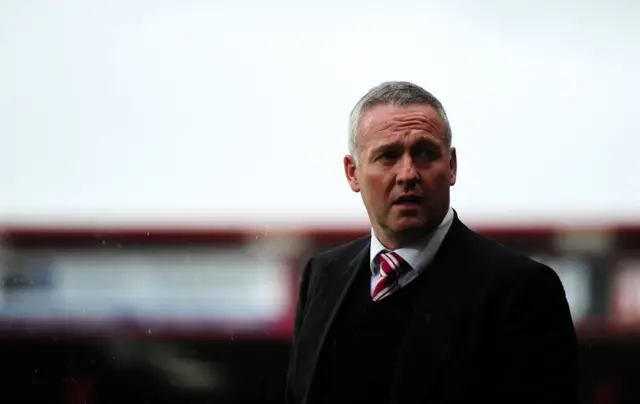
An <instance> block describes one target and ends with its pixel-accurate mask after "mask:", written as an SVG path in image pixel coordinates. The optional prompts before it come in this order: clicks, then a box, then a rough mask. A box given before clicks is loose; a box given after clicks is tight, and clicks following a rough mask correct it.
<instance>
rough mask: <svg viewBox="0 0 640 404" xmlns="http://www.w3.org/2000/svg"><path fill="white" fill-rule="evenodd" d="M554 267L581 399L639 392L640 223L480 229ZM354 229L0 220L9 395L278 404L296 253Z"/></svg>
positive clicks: (0, 325)
mask: <svg viewBox="0 0 640 404" xmlns="http://www.w3.org/2000/svg"><path fill="white" fill-rule="evenodd" d="M479 231H480V232H481V233H483V234H485V235H487V236H489V237H491V238H493V239H495V240H497V241H499V242H501V243H503V244H506V245H509V246H512V247H514V248H517V249H519V250H521V251H523V252H525V253H527V254H529V255H530V256H532V257H533V258H535V259H537V260H540V261H542V262H545V263H547V264H549V265H550V266H551V267H553V268H554V269H555V270H556V271H557V272H558V274H559V275H560V277H561V279H562V281H563V283H564V286H565V289H566V293H567V298H568V300H569V303H570V305H571V310H572V314H573V317H574V321H575V323H576V327H577V330H578V333H579V337H580V341H581V348H582V359H581V360H582V363H583V366H582V368H583V373H582V376H581V377H582V394H583V400H584V403H594V404H595V403H597V404H601V403H638V402H640V387H639V386H638V384H637V383H636V380H635V375H637V374H640V254H639V253H638V251H640V226H626V227H610V228H589V227H582V228H578V227H574V228H509V227H505V228H481V229H479ZM366 233H367V229H357V230H353V229H336V230H317V231H316V230H308V231H296V232H280V233H278V232H270V233H268V234H265V233H264V232H263V231H261V232H258V231H255V232H254V231H250V230H222V229H218V230H213V229H209V230H202V229H198V230H194V229H191V230H189V229H158V228H151V229H122V230H114V229H109V230H100V229H90V228H75V229H71V228H66V229H60V228H58V229H52V228H11V229H9V228H7V229H3V230H1V231H0V277H1V280H2V285H1V288H0V337H1V338H2V344H1V345H0V350H1V357H2V358H3V364H4V365H5V371H6V372H4V373H5V376H3V378H2V379H1V380H2V382H1V383H2V385H3V386H2V391H3V393H4V394H7V395H8V394H11V395H12V396H14V397H17V399H16V400H14V401H11V402H42V403H65V404H71V403H74V404H75V403H119V402H137V403H147V402H148V403H178V402H179V403H281V402H282V394H283V387H284V378H285V371H286V366H287V355H288V349H289V339H290V336H291V331H292V322H293V315H294V307H295V302H296V293H297V282H298V279H299V275H300V270H301V268H302V266H303V264H304V263H305V261H306V259H307V258H308V257H309V256H310V255H311V254H313V253H314V252H316V251H320V250H322V249H326V248H329V247H331V246H333V245H337V244H340V243H342V242H344V241H347V240H350V239H353V238H355V237H357V236H360V235H363V234H366Z"/></svg>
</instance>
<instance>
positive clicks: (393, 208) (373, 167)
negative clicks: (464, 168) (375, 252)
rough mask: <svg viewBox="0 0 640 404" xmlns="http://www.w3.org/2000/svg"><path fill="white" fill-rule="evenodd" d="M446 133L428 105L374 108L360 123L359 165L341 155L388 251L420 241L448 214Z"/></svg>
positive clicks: (450, 171) (451, 178)
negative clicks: (419, 239) (418, 239)
mask: <svg viewBox="0 0 640 404" xmlns="http://www.w3.org/2000/svg"><path fill="white" fill-rule="evenodd" d="M445 129H446V126H445V122H444V121H443V120H442V118H441V117H440V115H439V114H438V111H437V110H436V109H435V108H433V107H431V106H429V105H411V106H407V107H397V106H392V105H378V106H375V107H373V108H371V109H369V110H367V111H366V112H365V113H364V115H363V116H362V119H361V120H360V125H359V126H358V131H357V135H356V136H357V144H358V149H357V150H358V157H359V162H358V165H357V166H356V164H355V161H354V159H353V157H352V156H346V157H345V158H344V166H345V173H346V176H347V180H348V181H349V185H350V186H351V189H352V190H353V191H355V192H360V193H361V194H362V199H363V201H364V205H365V207H366V209H367V213H368V215H369V219H370V220H371V224H372V226H373V228H374V230H375V232H376V236H377V237H378V238H379V239H380V241H381V242H382V243H383V244H385V246H386V247H387V248H398V246H399V245H401V244H406V243H408V242H411V241H413V240H415V239H416V238H419V237H423V236H424V235H425V233H426V232H429V231H431V230H433V229H434V228H435V227H436V226H437V225H438V224H439V223H440V222H441V221H442V219H443V218H444V216H445V215H446V213H447V210H448V208H449V187H450V186H451V185H454V184H455V182H456V153H455V149H453V148H452V149H451V158H449V150H447V144H446V139H445ZM387 244H389V245H387Z"/></svg>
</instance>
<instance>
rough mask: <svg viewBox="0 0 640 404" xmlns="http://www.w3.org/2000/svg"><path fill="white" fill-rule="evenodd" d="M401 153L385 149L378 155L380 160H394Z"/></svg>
mask: <svg viewBox="0 0 640 404" xmlns="http://www.w3.org/2000/svg"><path fill="white" fill-rule="evenodd" d="M398 155H399V153H398V152H397V151H395V150H385V151H383V152H382V153H380V156H379V157H378V158H379V159H380V160H393V159H397V158H398Z"/></svg>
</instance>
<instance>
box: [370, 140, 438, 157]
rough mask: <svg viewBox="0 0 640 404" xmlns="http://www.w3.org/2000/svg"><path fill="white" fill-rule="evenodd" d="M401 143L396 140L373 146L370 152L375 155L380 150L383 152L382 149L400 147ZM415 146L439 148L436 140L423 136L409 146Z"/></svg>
mask: <svg viewBox="0 0 640 404" xmlns="http://www.w3.org/2000/svg"><path fill="white" fill-rule="evenodd" d="M401 145H402V143H401V142H398V141H396V142H391V143H386V144H383V145H380V146H378V147H375V148H374V149H373V150H372V152H373V154H374V155H375V154H379V153H380V152H383V151H387V150H391V149H394V148H397V147H400V146H401ZM415 147H428V148H439V145H438V144H437V143H436V142H434V141H433V140H431V139H426V138H425V139H420V140H419V141H417V142H416V143H415V144H414V145H412V146H411V148H412V149H413V148H415Z"/></svg>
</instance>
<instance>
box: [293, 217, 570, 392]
mask: <svg viewBox="0 0 640 404" xmlns="http://www.w3.org/2000/svg"><path fill="white" fill-rule="evenodd" d="M369 247H370V237H364V238H361V239H358V240H355V241H352V242H350V243H348V244H345V245H342V246H340V247H337V248H335V249H332V250H330V251H327V252H324V253H321V254H318V255H316V256H314V257H313V258H311V259H310V260H309V262H308V264H307V265H306V267H305V269H304V272H303V275H302V281H301V285H300V293H299V300H298V305H297V312H296V318H295V332H294V340H293V345H292V348H291V354H290V359H289V371H288V374H287V386H286V401H287V403H289V404H303V403H306V402H307V397H308V394H309V392H310V391H311V387H312V385H313V383H314V382H315V380H314V377H315V374H316V372H315V371H316V368H317V367H318V362H319V361H320V360H322V359H323V356H322V348H323V344H324V342H325V339H326V337H327V333H328V330H329V328H330V327H331V325H332V322H333V320H334V319H335V317H336V313H337V312H338V310H339V309H340V307H341V304H342V302H343V300H344V298H345V295H346V294H347V292H348V291H349V290H350V288H351V287H352V285H353V280H354V278H355V277H356V276H355V275H356V273H357V272H358V270H360V269H362V267H363V266H367V267H368V265H369ZM420 276H422V277H428V279H425V280H424V282H421V284H422V285H425V286H422V287H423V288H424V290H423V291H421V294H420V297H419V298H418V299H416V301H415V305H414V307H413V310H414V313H413V315H412V317H411V321H410V324H409V325H408V328H407V333H406V335H405V337H404V343H403V345H402V347H401V349H400V354H399V357H398V358H397V366H396V368H395V369H394V370H393V372H392V374H393V375H394V381H393V384H392V389H391V402H392V403H407V404H408V403H430V404H437V403H492V404H495V403H509V404H526V403H540V404H542V403H577V402H578V398H577V397H578V392H577V374H576V373H577V351H578V348H577V340H576V334H575V330H574V326H573V322H572V319H571V314H570V311H569V306H568V304H567V300H566V297H565V293H564V289H563V286H562V283H561V282H560V279H559V278H558V276H557V274H556V273H555V272H554V271H553V270H552V269H551V268H549V267H548V266H545V265H543V264H541V263H538V262H535V261H533V260H532V259H530V258H528V257H526V256H524V255H521V254H519V253H516V252H514V251H512V250H510V249H508V248H506V247H504V246H502V245H500V244H498V243H495V242H493V241H491V240H489V239H487V238H485V237H483V236H481V235H479V234H477V233H475V232H473V231H472V230H470V229H469V228H467V227H466V226H465V225H464V224H463V223H462V222H461V221H460V220H459V219H458V216H457V214H456V216H455V218H454V221H453V223H452V225H451V228H450V230H449V232H448V233H447V235H446V237H445V239H444V241H443V243H442V246H441V248H440V250H439V251H438V253H437V254H436V257H435V259H434V261H433V262H432V264H430V265H429V267H428V268H427V269H426V270H425V271H424V272H423V273H422V274H421V275H420ZM414 282H415V281H414ZM399 293H401V292H399ZM313 394H321V393H320V392H315V393H313Z"/></svg>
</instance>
